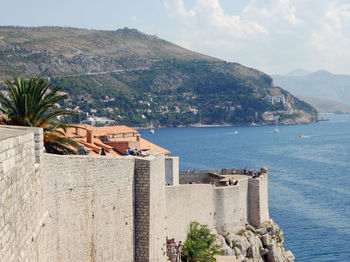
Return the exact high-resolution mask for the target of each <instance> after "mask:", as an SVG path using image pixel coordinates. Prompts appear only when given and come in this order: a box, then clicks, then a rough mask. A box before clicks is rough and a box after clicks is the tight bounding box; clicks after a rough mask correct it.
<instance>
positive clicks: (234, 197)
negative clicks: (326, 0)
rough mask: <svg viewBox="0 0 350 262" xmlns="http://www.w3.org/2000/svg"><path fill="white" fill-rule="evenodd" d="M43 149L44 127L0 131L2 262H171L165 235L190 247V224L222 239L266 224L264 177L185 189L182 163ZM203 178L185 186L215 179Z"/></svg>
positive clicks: (152, 157) (159, 157) (171, 159)
mask: <svg viewBox="0 0 350 262" xmlns="http://www.w3.org/2000/svg"><path fill="white" fill-rule="evenodd" d="M42 145H43V140H42V130H40V129H33V128H23V127H10V126H8V127H0V258H1V260H0V261H3V260H4V261H9V262H11V261H35V262H37V261H38V262H46V261H53V262H55V261H57V262H58V261H59V262H65V261H69V262H71V261H73V262H74V261H79V262H80V261H94V262H98V261H101V262H102V261H142V262H144V261H145V262H147V261H165V260H166V259H165V246H164V244H165V239H166V236H168V237H171V238H173V237H174V238H176V240H184V239H185V237H186V231H187V228H188V225H189V223H190V222H191V221H198V222H200V223H202V224H207V225H208V226H209V227H210V228H216V229H217V230H218V231H219V232H220V233H225V232H233V231H238V230H239V229H240V228H241V227H242V226H243V225H244V223H245V222H246V221H247V222H249V223H252V224H254V225H260V224H261V223H263V222H265V221H267V220H268V219H269V213H268V193H267V183H268V181H267V174H264V175H263V176H261V177H259V178H257V179H253V178H249V177H247V176H246V177H243V178H242V179H240V180H239V184H238V185H235V186H225V187H213V186H212V185H210V184H183V185H179V182H178V180H179V174H178V158H177V157H165V156H164V154H162V153H157V152H150V155H149V156H146V157H132V156H126V157H106V156H100V157H98V156H97V157H96V156H59V155H51V154H43V153H42ZM197 173H199V174H191V173H189V174H188V175H189V176H188V177H187V178H188V179H191V180H196V179H203V178H205V177H207V178H208V179H209V180H210V181H209V180H208V181H209V182H211V179H214V180H215V178H214V177H212V175H210V176H208V171H204V172H197ZM183 178H184V177H183ZM166 179H167V180H168V179H169V181H171V183H172V184H173V185H172V186H165V182H166ZM180 179H181V178H180ZM202 182H204V181H202Z"/></svg>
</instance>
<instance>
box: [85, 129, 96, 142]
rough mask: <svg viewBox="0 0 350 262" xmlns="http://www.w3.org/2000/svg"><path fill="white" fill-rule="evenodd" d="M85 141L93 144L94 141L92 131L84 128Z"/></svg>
mask: <svg viewBox="0 0 350 262" xmlns="http://www.w3.org/2000/svg"><path fill="white" fill-rule="evenodd" d="M86 142H88V143H90V144H93V143H94V131H93V130H86Z"/></svg>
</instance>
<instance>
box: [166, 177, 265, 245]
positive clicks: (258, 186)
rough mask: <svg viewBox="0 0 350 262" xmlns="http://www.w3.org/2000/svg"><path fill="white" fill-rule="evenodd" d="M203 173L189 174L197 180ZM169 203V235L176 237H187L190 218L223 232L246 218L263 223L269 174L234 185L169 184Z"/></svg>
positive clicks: (236, 229)
mask: <svg viewBox="0 0 350 262" xmlns="http://www.w3.org/2000/svg"><path fill="white" fill-rule="evenodd" d="M196 176H197V177H196ZM180 177H181V175H180ZM204 177H205V175H204V173H203V172H202V173H199V174H196V175H193V174H189V176H188V177H187V178H190V179H192V180H196V179H197V180H198V179H200V178H204ZM187 178H186V179H187ZM180 179H181V178H180ZM180 181H181V180H180ZM166 205H167V214H166V217H167V231H166V232H167V236H168V237H169V238H176V239H177V240H182V241H183V240H184V239H185V238H186V232H187V228H188V225H189V224H190V222H191V221H198V222H200V223H201V224H206V225H208V226H209V228H215V229H216V230H217V231H218V232H219V233H221V234H225V233H236V232H238V231H239V230H240V229H241V228H242V227H243V226H244V224H245V223H246V222H248V223H250V224H253V225H257V226H260V225H261V224H262V223H263V222H266V221H268V220H269V214H268V199H267V175H264V176H263V177H260V178H255V179H253V178H249V177H248V176H244V177H242V178H241V179H240V180H239V183H238V185H233V186H223V187H213V186H212V185H210V184H182V185H179V186H167V187H166Z"/></svg>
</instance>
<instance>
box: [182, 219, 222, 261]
mask: <svg viewBox="0 0 350 262" xmlns="http://www.w3.org/2000/svg"><path fill="white" fill-rule="evenodd" d="M215 240H216V236H215V235H214V234H212V233H210V230H209V228H208V226H207V225H201V224H199V223H198V222H196V221H192V222H191V223H190V225H189V227H188V232H187V238H186V241H185V243H184V245H183V247H182V256H183V259H185V261H187V262H197V261H198V262H199V261H200V262H212V261H216V260H215V258H214V255H217V254H220V251H219V249H220V246H219V245H216V244H215Z"/></svg>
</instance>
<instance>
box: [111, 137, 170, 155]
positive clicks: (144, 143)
mask: <svg viewBox="0 0 350 262" xmlns="http://www.w3.org/2000/svg"><path fill="white" fill-rule="evenodd" d="M136 139H137V138H136V137H135V136H134V137H121V138H110V139H108V141H111V142H128V141H136ZM140 147H141V150H149V149H154V150H157V151H160V152H163V153H166V154H170V151H169V150H166V149H165V148H162V147H160V146H157V145H156V144H153V143H151V142H149V141H148V140H146V139H143V138H142V137H140Z"/></svg>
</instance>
